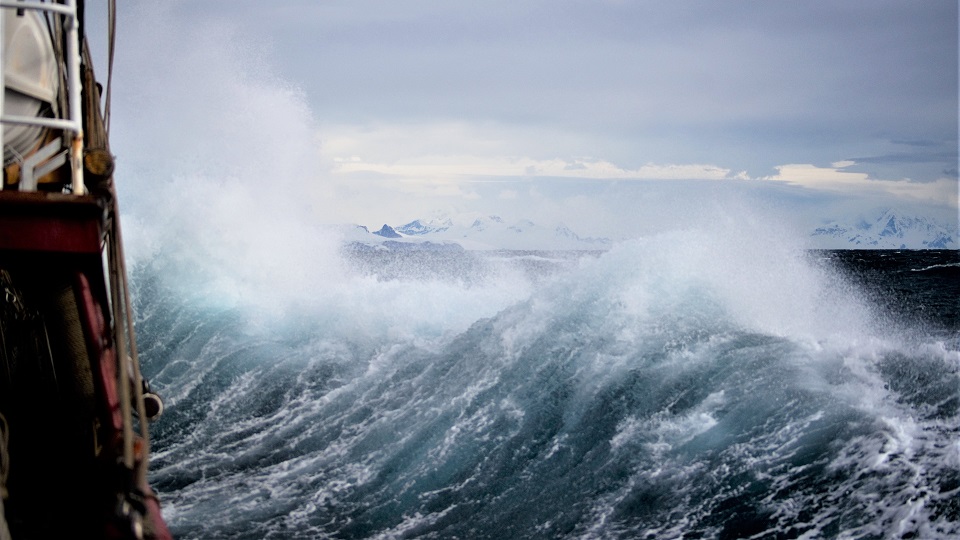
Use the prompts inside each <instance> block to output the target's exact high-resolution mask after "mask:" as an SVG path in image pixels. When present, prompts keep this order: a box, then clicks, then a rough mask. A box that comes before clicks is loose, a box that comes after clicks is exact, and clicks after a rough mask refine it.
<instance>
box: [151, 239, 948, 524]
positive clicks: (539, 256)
mask: <svg viewBox="0 0 960 540" xmlns="http://www.w3.org/2000/svg"><path fill="white" fill-rule="evenodd" d="M715 240H716V239H711V238H697V237H694V238H691V237H690V235H683V236H670V235H665V236H662V237H658V238H653V239H648V240H642V241H636V242H631V243H626V244H623V245H620V246H617V247H616V248H614V249H613V250H611V251H610V252H607V253H602V254H601V253H587V254H569V253H568V254H558V253H532V252H528V253H492V254H477V253H469V252H467V253H461V254H415V255H403V254H396V255H389V254H379V255H378V254H370V253H365V254H339V255H338V254H336V253H328V254H324V257H326V259H325V260H326V261H327V262H326V263H324V264H323V265H318V266H316V267H309V268H302V267H301V268H298V269H297V270H298V272H297V274H296V275H295V276H291V275H290V274H287V273H284V272H280V273H279V274H271V273H270V272H266V271H265V272H262V273H256V272H247V271H244V272H243V273H238V274H236V275H235V276H234V278H231V279H228V280H225V279H223V278H222V276H220V277H216V276H213V275H209V276H206V275H199V276H198V275H194V274H191V273H190V272H188V271H186V270H185V269H184V268H183V267H182V265H181V264H180V263H179V262H178V261H177V260H176V259H175V258H171V257H163V256H157V257H156V258H154V259H152V260H148V261H142V262H140V263H138V265H137V267H136V269H135V272H134V281H135V285H136V295H137V304H138V306H137V308H138V316H139V326H138V331H139V339H140V345H141V354H142V361H143V362H144V371H145V373H146V374H147V375H148V376H149V377H150V378H151V382H152V384H153V386H154V387H155V388H157V389H158V390H159V391H160V392H161V393H162V394H163V395H164V397H165V398H166V404H167V410H166V412H165V414H164V416H163V417H162V418H161V420H160V421H159V422H158V423H157V424H155V426H154V428H153V435H154V449H155V454H154V456H153V476H152V481H153V483H154V485H155V487H156V488H157V490H158V492H159V494H160V496H161V500H162V502H163V504H164V513H165V516H166V517H167V519H168V522H169V524H170V526H171V529H172V530H173V531H174V533H175V535H177V536H178V537H181V538H751V537H752V538H801V537H802V538H829V537H843V538H952V537H956V536H957V535H958V534H960V502H958V501H960V427H958V426H960V352H958V351H960V305H958V300H957V299H958V298H960V257H958V252H956V251H952V252H896V253H895V252H805V251H790V250H787V249H782V250H778V249H770V248H769V246H761V248H763V249H759V248H757V247H756V246H750V245H743V244H742V243H735V242H722V241H715ZM333 260H335V264H334V263H331V262H330V261H333ZM311 269H316V272H311ZM226 273H227V274H229V273H230V272H229V271H228V272H226ZM237 276H239V277H237ZM251 276H255V277H251ZM198 284H200V285H199V286H198Z"/></svg>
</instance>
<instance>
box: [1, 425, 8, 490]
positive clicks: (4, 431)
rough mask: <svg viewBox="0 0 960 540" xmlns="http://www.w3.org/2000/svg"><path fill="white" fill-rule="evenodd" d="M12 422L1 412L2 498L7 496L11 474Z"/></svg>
mask: <svg viewBox="0 0 960 540" xmlns="http://www.w3.org/2000/svg"><path fill="white" fill-rule="evenodd" d="M9 444H10V424H9V423H7V417H6V416H4V415H3V413H0V498H3V499H6V498H7V477H8V476H10V450H9V449H8V448H7V447H8V446H9Z"/></svg>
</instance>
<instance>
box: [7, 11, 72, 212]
mask: <svg viewBox="0 0 960 540" xmlns="http://www.w3.org/2000/svg"><path fill="white" fill-rule="evenodd" d="M0 8H3V9H16V10H26V9H31V10H37V11H41V12H46V13H53V14H56V15H59V16H61V17H63V23H64V25H63V26H64V30H65V34H66V36H65V37H66V58H64V61H65V63H66V69H67V77H66V80H67V109H68V110H67V111H65V113H64V114H63V118H42V117H31V116H16V115H7V114H4V110H5V109H4V107H3V99H4V94H5V93H6V82H5V80H4V78H5V73H4V54H3V51H2V44H3V31H4V25H3V24H0V83H2V84H0V90H2V91H0V141H3V140H4V138H3V135H4V129H3V126H4V124H14V125H28V126H37V127H43V128H50V129H60V130H63V131H64V133H66V134H69V138H70V146H69V148H68V149H67V150H61V148H62V147H63V142H62V141H60V140H59V139H58V140H54V141H52V142H50V143H48V144H47V146H45V147H44V148H42V149H41V150H40V151H39V152H37V153H36V154H34V155H33V156H31V157H28V158H27V159H25V160H24V161H23V163H22V164H21V168H22V169H21V171H22V172H21V182H20V190H21V191H32V190H36V179H37V178H39V177H41V176H43V175H44V174H46V173H48V172H51V171H52V170H54V169H57V168H59V167H60V166H62V165H63V164H65V163H66V162H67V161H69V163H70V178H71V191H72V193H73V194H75V195H83V194H84V193H85V192H86V186H85V185H84V180H83V112H82V109H81V95H80V91H81V89H80V86H81V83H80V19H79V16H78V13H77V0H65V1H64V2H63V3H62V4H55V3H51V2H44V1H43V0H0ZM2 184H3V183H0V189H2V187H3V186H2Z"/></svg>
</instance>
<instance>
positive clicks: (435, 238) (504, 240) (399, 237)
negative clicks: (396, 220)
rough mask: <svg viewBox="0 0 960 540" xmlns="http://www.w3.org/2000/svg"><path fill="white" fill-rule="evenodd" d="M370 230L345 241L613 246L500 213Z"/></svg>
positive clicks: (437, 246)
mask: <svg viewBox="0 0 960 540" xmlns="http://www.w3.org/2000/svg"><path fill="white" fill-rule="evenodd" d="M361 231H362V232H361ZM368 231H369V230H368V229H367V228H366V227H360V226H358V228H355V229H352V230H351V231H350V234H349V235H346V238H345V240H346V241H347V243H348V244H350V245H352V246H353V247H354V248H357V249H389V250H391V251H395V250H400V249H429V250H448V249H449V250H459V249H470V250H496V249H510V250H596V249H607V248H609V247H610V245H611V242H610V240H608V239H606V238H590V237H581V236H579V235H577V234H576V233H574V232H573V231H572V230H570V229H569V228H568V227H566V226H565V225H563V224H557V225H555V226H553V227H545V226H541V225H538V224H536V223H534V222H532V221H530V220H519V221H516V222H512V223H509V222H507V221H506V220H504V219H503V218H501V217H499V216H489V215H473V214H470V215H460V216H455V217H441V218H436V219H430V220H427V219H416V220H413V221H411V222H409V223H405V224H403V225H398V226H395V227H391V226H390V225H388V224H384V225H383V227H381V228H380V229H379V230H378V231H375V232H372V233H371V232H368ZM364 233H366V234H364ZM386 239H389V241H388V240H386Z"/></svg>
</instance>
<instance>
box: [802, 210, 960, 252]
mask: <svg viewBox="0 0 960 540" xmlns="http://www.w3.org/2000/svg"><path fill="white" fill-rule="evenodd" d="M958 236H960V235H958V230H957V224H956V223H953V224H952V225H946V224H943V223H940V222H938V221H937V220H935V219H932V218H929V217H924V216H916V215H910V214H908V213H905V212H902V211H900V210H898V209H895V208H886V209H882V210H878V211H877V212H875V213H874V214H872V215H869V216H863V215H861V216H858V217H856V218H854V219H849V220H834V221H830V222H828V223H824V224H823V225H821V226H819V227H817V228H816V229H814V231H813V232H812V233H811V234H810V237H811V239H812V240H813V243H814V246H815V247H817V248H821V249H957V248H958V246H960V238H958Z"/></svg>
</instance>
